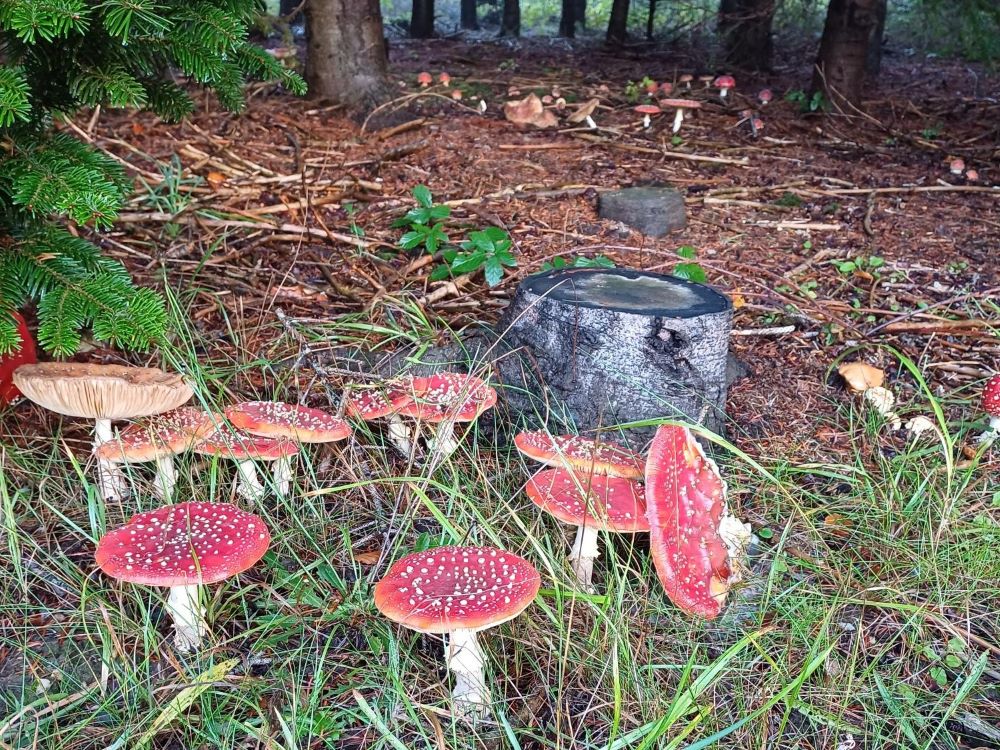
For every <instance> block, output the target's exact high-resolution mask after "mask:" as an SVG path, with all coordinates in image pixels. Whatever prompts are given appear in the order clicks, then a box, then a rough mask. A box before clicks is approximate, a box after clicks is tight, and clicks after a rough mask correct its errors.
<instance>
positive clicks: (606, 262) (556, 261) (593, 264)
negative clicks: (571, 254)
mask: <svg viewBox="0 0 1000 750" xmlns="http://www.w3.org/2000/svg"><path fill="white" fill-rule="evenodd" d="M614 267H615V262H614V261H613V260H611V258H609V257H607V256H606V255H598V256H595V257H593V258H584V257H582V256H579V255H578V256H576V257H575V258H568V259H567V258H562V257H558V258H553V259H552V260H547V261H545V262H544V263H542V271H558V270H559V269H561V268H614Z"/></svg>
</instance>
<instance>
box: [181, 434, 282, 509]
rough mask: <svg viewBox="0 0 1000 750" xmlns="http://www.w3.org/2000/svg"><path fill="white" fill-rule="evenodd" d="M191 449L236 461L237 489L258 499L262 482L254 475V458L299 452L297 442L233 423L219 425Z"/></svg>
mask: <svg viewBox="0 0 1000 750" xmlns="http://www.w3.org/2000/svg"><path fill="white" fill-rule="evenodd" d="M194 452H195V453H199V454H201V455H203V456H217V457H219V458H228V459H230V460H232V461H235V462H236V472H237V473H238V474H239V478H240V479H239V484H237V485H236V491H237V493H239V494H240V496H242V497H244V498H246V499H247V500H259V499H260V498H261V497H263V495H264V485H263V484H261V482H260V479H259V478H258V477H257V467H256V466H254V461H279V460H281V459H286V458H288V457H289V456H293V455H295V454H296V453H298V452H299V446H298V445H296V444H295V443H293V442H292V441H291V440H286V439H284V438H269V437H262V436H260V435H251V434H249V433H247V432H243V431H242V430H238V429H236V428H235V427H228V426H226V427H220V428H218V429H216V430H215V431H214V432H212V433H211V434H210V435H209V436H208V437H206V438H205V439H204V440H202V441H201V442H200V443H198V444H197V445H195V447H194Z"/></svg>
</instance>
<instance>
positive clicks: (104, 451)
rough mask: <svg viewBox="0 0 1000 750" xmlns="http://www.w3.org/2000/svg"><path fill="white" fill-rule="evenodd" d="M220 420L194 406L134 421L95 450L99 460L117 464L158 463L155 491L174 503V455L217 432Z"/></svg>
mask: <svg viewBox="0 0 1000 750" xmlns="http://www.w3.org/2000/svg"><path fill="white" fill-rule="evenodd" d="M217 423H218V418H217V417H214V416H213V415H211V414H209V413H208V412H204V411H202V410H201V409H197V408H195V407H193V406H182V407H180V408H179V409H173V410H172V411H167V412H164V413H163V414H157V415H155V416H153V417H150V418H148V419H144V420H142V421H141V422H133V423H132V424H130V425H129V426H128V427H126V428H125V429H124V430H122V431H121V432H119V433H118V437H117V438H114V439H112V440H109V441H107V442H105V443H102V444H101V445H100V446H98V447H97V448H96V449H95V450H94V455H95V456H97V458H98V459H101V460H104V461H108V462H110V463H113V464H117V463H127V464H142V463H148V462H150V461H155V462H156V479H155V481H154V482H153V489H154V490H155V492H156V496H157V497H159V498H160V499H161V500H170V499H171V498H172V497H173V494H174V487H175V486H176V485H177V472H176V470H175V469H174V456H176V455H177V454H178V453H183V452H184V451H186V450H188V449H190V448H191V447H192V446H194V445H195V444H196V443H197V442H198V441H199V440H201V439H203V438H205V437H206V436H208V435H209V434H211V433H212V431H213V430H215V426H216V424H217Z"/></svg>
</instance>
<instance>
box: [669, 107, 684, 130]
mask: <svg viewBox="0 0 1000 750" xmlns="http://www.w3.org/2000/svg"><path fill="white" fill-rule="evenodd" d="M682 122H684V110H683V109H681V108H680V107H678V108H677V111H676V112H675V113H674V127H673V131H672V132H674V133H676V132H677V131H678V130H680V129H681V123H682Z"/></svg>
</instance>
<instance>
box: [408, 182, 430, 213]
mask: <svg viewBox="0 0 1000 750" xmlns="http://www.w3.org/2000/svg"><path fill="white" fill-rule="evenodd" d="M413 198H414V200H416V201H417V205H419V206H420V207H421V208H430V207H431V206H432V205H434V201H433V199H432V198H431V190H430V188H429V187H427V186H426V185H417V186H416V187H415V188H413Z"/></svg>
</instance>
